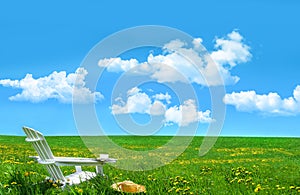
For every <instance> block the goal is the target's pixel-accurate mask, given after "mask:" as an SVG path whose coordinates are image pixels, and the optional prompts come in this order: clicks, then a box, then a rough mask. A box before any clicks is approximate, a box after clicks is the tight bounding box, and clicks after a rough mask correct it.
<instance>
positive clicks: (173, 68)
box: [98, 31, 251, 86]
mask: <svg viewBox="0 0 300 195" xmlns="http://www.w3.org/2000/svg"><path fill="white" fill-rule="evenodd" d="M201 43H202V39H201V38H195V39H194V40H193V41H192V45H193V46H192V47H188V44H187V43H185V42H183V41H181V40H172V41H170V42H169V43H166V44H165V45H164V47H163V50H164V52H163V53H164V54H161V55H155V56H154V55H153V54H152V53H150V54H149V56H148V58H147V61H145V62H138V60H136V59H130V60H122V59H121V58H110V59H101V60H100V61H99V62H98V65H99V66H100V67H106V68H107V71H109V72H123V71H131V73H134V74H142V75H149V76H150V77H151V78H153V79H155V80H157V81H158V82H161V83H164V82H190V83H197V84H199V85H203V86H212V85H214V86H215V85H223V84H235V83H236V82H238V80H239V78H238V77H237V76H232V75H231V73H230V70H231V69H232V68H233V67H235V66H236V65H237V64H239V63H244V62H247V61H249V60H250V58H251V53H250V47H249V46H248V45H246V44H245V43H244V42H243V37H242V36H241V35H240V34H239V33H238V32H237V31H232V32H231V33H229V34H228V35H227V36H226V37H224V38H219V39H216V43H215V49H216V50H215V51H213V52H212V53H211V55H208V54H205V53H203V50H201V48H202V46H201ZM209 56H211V58H212V59H213V60H214V61H212V60H211V59H210V57H209ZM214 62H216V63H214ZM192 63H196V64H192ZM196 67H197V68H196ZM198 70H199V71H200V72H199V71H198Z"/></svg>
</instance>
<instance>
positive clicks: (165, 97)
mask: <svg viewBox="0 0 300 195" xmlns="http://www.w3.org/2000/svg"><path fill="white" fill-rule="evenodd" d="M153 97H154V98H155V99H156V100H165V101H166V102H167V104H170V103H171V96H170V95H169V93H168V92H167V93H165V94H163V93H159V94H155V95H154V96H153Z"/></svg>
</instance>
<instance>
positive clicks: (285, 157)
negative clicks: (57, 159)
mask: <svg viewBox="0 0 300 195" xmlns="http://www.w3.org/2000/svg"><path fill="white" fill-rule="evenodd" d="M110 138H111V139H112V140H113V141H114V142H115V143H116V144H118V145H120V146H122V147H124V148H128V149H131V150H153V149H155V148H158V147H160V146H162V145H163V144H165V143H167V142H168V141H169V140H170V139H171V137H167V136H157V137H133V136H126V137H125V136H112V137H110ZM149 138H150V139H149ZM46 139H47V141H48V143H49V145H50V147H51V149H52V151H53V153H54V155H55V156H72V157H94V156H93V154H92V153H91V152H90V151H89V150H88V148H86V146H85V145H84V143H83V142H82V141H81V138H80V137H63V136H60V137H46ZM202 140H203V137H194V138H193V140H192V142H191V144H190V145H189V146H188V147H187V149H186V150H185V151H184V153H182V154H181V155H180V156H178V157H177V158H176V159H175V160H174V161H172V162H170V163H167V164H166V165H165V166H162V167H159V168H156V169H154V170H150V171H149V170H148V171H126V170H119V169H117V168H115V167H113V166H110V165H105V166H104V173H105V174H106V176H104V177H102V176H97V177H96V178H93V179H92V180H89V181H88V182H83V183H81V184H79V185H74V186H66V187H65V188H64V189H61V188H60V187H59V183H55V182H54V181H52V180H51V179H48V180H46V179H45V178H46V177H47V176H48V173H47V171H46V169H45V168H44V166H42V165H39V164H38V163H36V162H35V161H33V160H32V159H31V158H29V156H33V155H36V152H35V151H34V149H33V148H32V146H31V144H30V143H26V142H25V137H18V136H0V151H1V152H0V164H1V166H0V194H1V195H2V194H122V193H121V192H116V191H114V190H113V189H111V187H110V186H111V185H112V184H113V183H115V182H120V181H124V180H131V181H133V182H135V183H138V184H141V185H144V186H145V187H146V190H147V192H146V194H272V195H273V194H300V139H299V138H250V137H243V138H241V137H220V138H218V140H217V142H216V144H215V145H214V147H213V148H212V149H211V150H210V151H209V152H208V153H207V155H205V156H203V157H200V156H199V155H198V153H199V147H200V145H201V143H202ZM111 157H113V156H111ZM118 163H122V159H121V160H119V161H118ZM61 169H62V170H63V172H64V174H65V175H68V174H71V173H72V172H74V171H75V169H74V168H73V167H61ZM84 170H89V171H94V168H93V167H84Z"/></svg>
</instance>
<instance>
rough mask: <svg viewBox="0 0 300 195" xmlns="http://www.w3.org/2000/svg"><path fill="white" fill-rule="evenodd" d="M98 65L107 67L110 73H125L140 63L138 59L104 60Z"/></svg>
mask: <svg viewBox="0 0 300 195" xmlns="http://www.w3.org/2000/svg"><path fill="white" fill-rule="evenodd" d="M98 65H99V66H100V67H106V68H107V71H109V72H124V71H128V70H130V69H132V68H134V67H136V66H138V65H139V62H138V61H137V60H136V59H130V60H122V59H121V58H104V59H101V60H99V62H98Z"/></svg>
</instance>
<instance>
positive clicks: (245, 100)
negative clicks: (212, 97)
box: [224, 85, 300, 115]
mask: <svg viewBox="0 0 300 195" xmlns="http://www.w3.org/2000/svg"><path fill="white" fill-rule="evenodd" d="M224 102H225V103H226V104H228V105H233V106H235V108H236V109H237V110H239V111H244V112H254V111H256V112H261V113H263V114H270V115H296V114H299V113H300V85H298V86H297V87H296V88H295V89H294V93H293V96H292V97H288V98H281V97H280V96H279V95H278V94H277V93H269V94H263V95H260V94H256V92H255V91H241V92H238V93H236V92H233V93H231V94H226V95H225V97H224Z"/></svg>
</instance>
